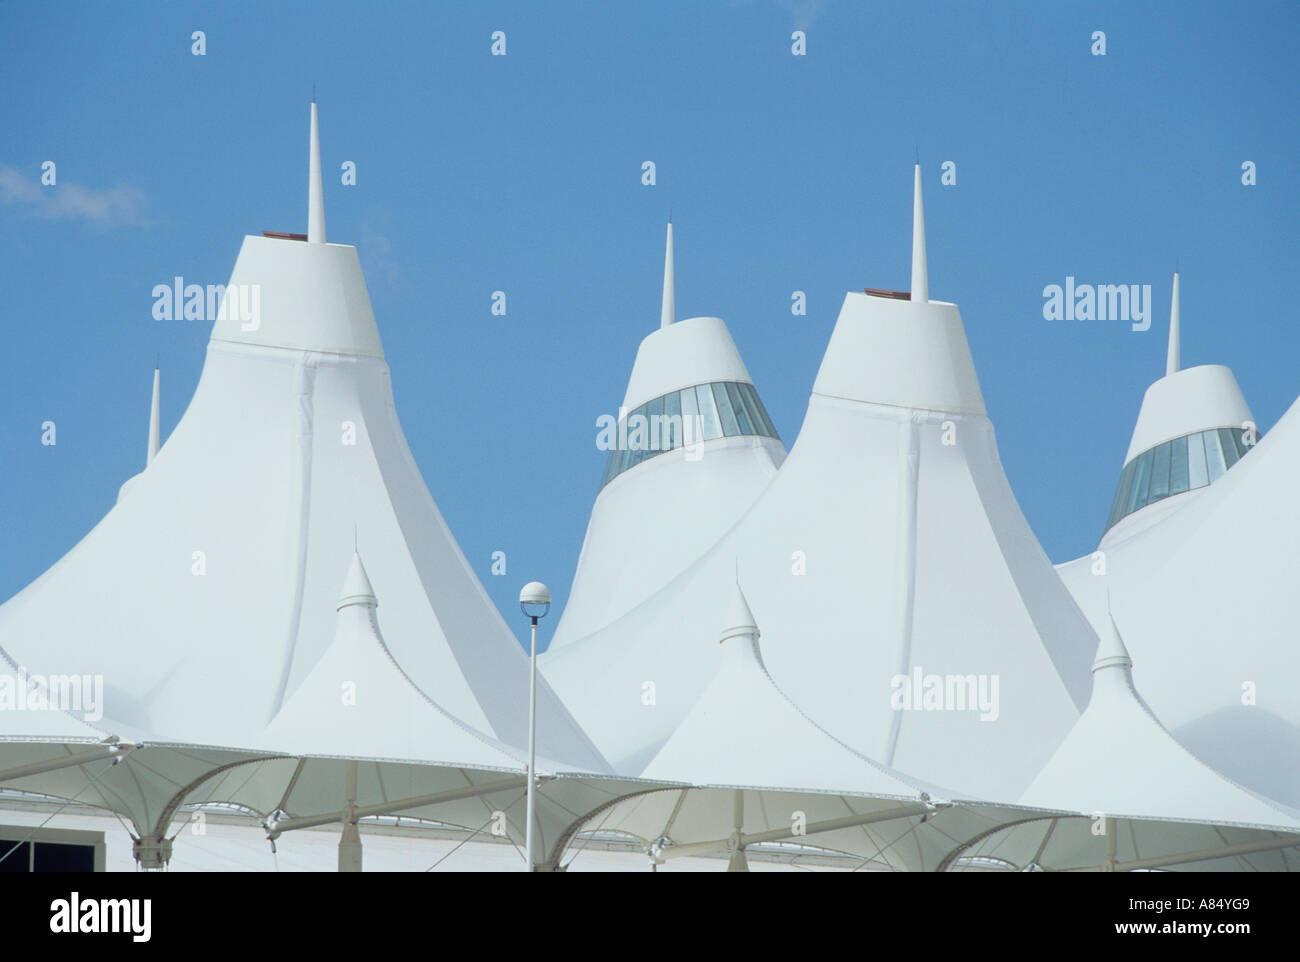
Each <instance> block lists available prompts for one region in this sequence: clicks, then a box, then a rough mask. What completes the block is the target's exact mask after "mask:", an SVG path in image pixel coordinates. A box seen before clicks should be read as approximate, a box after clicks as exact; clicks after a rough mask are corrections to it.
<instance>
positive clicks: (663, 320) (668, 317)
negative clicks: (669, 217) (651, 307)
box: [659, 221, 677, 327]
mask: <svg viewBox="0 0 1300 962" xmlns="http://www.w3.org/2000/svg"><path fill="white" fill-rule="evenodd" d="M675 320H677V299H676V295H675V293H674V290H673V222H672V221H669V222H668V241H667V244H666V246H665V247H664V298H663V304H662V307H661V308H660V311H659V326H660V327H668V326H669V325H670V324H672V323H673V321H675Z"/></svg>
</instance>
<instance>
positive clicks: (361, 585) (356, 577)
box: [334, 551, 379, 611]
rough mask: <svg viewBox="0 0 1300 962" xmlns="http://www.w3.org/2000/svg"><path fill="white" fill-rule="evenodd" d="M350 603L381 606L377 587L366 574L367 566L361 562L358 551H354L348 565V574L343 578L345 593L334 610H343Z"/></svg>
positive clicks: (371, 606)
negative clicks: (376, 590) (372, 584)
mask: <svg viewBox="0 0 1300 962" xmlns="http://www.w3.org/2000/svg"><path fill="white" fill-rule="evenodd" d="M349 605H365V606H366V607H368V608H378V607H379V600H378V599H377V598H376V597H375V589H374V588H372V587H370V579H369V578H368V577H367V576H366V566H365V565H363V564H362V563H361V555H359V554H358V553H357V552H356V551H353V552H352V564H351V565H349V566H348V576H347V577H346V578H344V579H343V593H342V594H341V595H340V596H339V603H338V605H337V606H335V609H334V610H335V611H342V610H343V609H344V608H346V607H348V606H349Z"/></svg>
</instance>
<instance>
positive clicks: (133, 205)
mask: <svg viewBox="0 0 1300 962" xmlns="http://www.w3.org/2000/svg"><path fill="white" fill-rule="evenodd" d="M0 207H17V208H19V209H25V210H27V211H29V212H30V213H32V214H35V215H36V216H37V217H41V218H44V219H46V220H63V219H65V218H76V219H80V220H87V221H93V222H94V223H96V224H103V225H108V224H138V223H142V222H143V220H144V207H145V195H144V192H143V191H140V190H137V189H136V188H134V187H123V186H118V187H106V188H102V189H96V188H93V187H83V186H82V185H81V184H63V183H59V184H55V185H54V186H51V187H45V186H42V184H41V183H40V179H39V174H38V175H35V176H31V177H27V176H24V175H23V174H22V173H21V172H19V171H18V169H17V168H15V167H6V166H3V165H0Z"/></svg>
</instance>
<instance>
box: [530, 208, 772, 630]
mask: <svg viewBox="0 0 1300 962" xmlns="http://www.w3.org/2000/svg"><path fill="white" fill-rule="evenodd" d="M674 310H675V307H674V297H673V234H672V225H671V224H669V226H668V241H667V251H666V254H665V262H664V301H663V310H662V318H661V324H660V327H659V328H657V329H656V330H654V331H652V332H651V333H650V334H649V335H647V336H646V338H645V340H643V341H642V342H641V346H640V347H639V348H638V350H637V355H636V362H635V363H634V364H633V367H632V374H631V377H629V379H628V385H627V393H626V395H625V396H624V398H623V404H622V407H621V408H620V411H619V419H620V420H622V421H624V422H625V423H626V422H627V421H629V420H630V419H631V418H632V417H633V416H635V415H636V414H637V412H638V410H639V409H641V407H642V405H645V404H647V402H652V401H655V400H656V399H660V398H664V397H666V396H670V397H671V401H670V402H669V403H670V404H672V405H676V406H677V408H678V410H679V411H680V413H681V414H682V415H684V416H688V417H689V416H690V413H689V412H691V411H695V410H696V409H697V407H698V405H699V404H700V401H699V398H700V397H703V398H704V404H705V405H706V406H712V405H714V404H715V401H714V395H715V394H718V395H719V396H723V395H724V394H725V392H727V390H728V389H727V388H726V386H725V385H726V384H727V383H730V384H733V385H736V384H740V385H745V386H746V387H747V388H752V386H753V381H752V379H751V378H750V376H749V371H748V370H746V368H745V363H744V361H743V360H741V357H740V352H739V351H738V350H737V349H736V345H735V343H734V342H733V341H732V339H731V334H730V332H729V331H728V330H727V325H726V324H724V323H723V322H722V320H721V319H720V318H717V317H692V318H688V319H687V320H683V321H677V320H675V317H674ZM710 385H713V386H714V387H713V388H710ZM691 389H695V391H694V392H691ZM701 392H704V393H701ZM684 393H686V394H687V395H688V396H687V397H684V398H683V394H684ZM733 393H735V392H734V390H733ZM744 400H745V402H748V401H749V400H751V399H750V396H749V392H748V391H746V392H745V396H744ZM753 400H754V401H755V403H757V404H760V405H761V401H758V400H757V391H756V390H755V391H754V394H753ZM725 403H728V404H730V403H731V402H730V400H728V401H726V402H725ZM657 410H659V413H664V412H663V411H662V405H660V407H659V408H657ZM668 413H672V412H668ZM709 413H710V419H711V420H712V419H715V418H716V419H717V420H716V423H715V425H714V426H715V427H716V428H717V431H716V432H715V431H713V430H709V429H708V428H706V431H707V433H705V434H704V437H707V438H709V440H704V441H702V443H698V442H700V438H699V436H698V435H696V436H693V437H694V440H695V441H696V442H697V443H696V444H695V445H693V446H684V447H680V448H677V449H676V450H669V451H664V452H662V453H658V454H656V455H654V456H652V457H648V458H646V459H645V460H643V461H641V462H640V463H638V464H636V465H634V466H633V467H630V468H628V469H626V470H624V471H622V472H621V473H619V474H617V476H614V477H610V478H608V479H607V481H606V483H605V484H604V485H603V486H602V488H601V490H600V491H599V492H598V494H597V495H596V501H595V504H594V505H593V506H592V509H591V520H590V522H589V524H588V526H587V535H586V538H585V540H584V541H583V546H582V553H581V555H580V556H579V559H578V567H577V569H576V571H575V573H574V577H573V586H572V588H571V589H570V592H569V600H568V603H567V604H566V606H565V609H564V614H563V617H562V618H561V619H560V621H559V624H558V625H557V626H556V629H555V634H554V636H553V637H552V639H551V642H550V650H552V651H554V650H559V649H561V648H564V647H565V646H566V645H568V644H569V643H571V642H572V641H574V640H576V639H578V638H582V637H584V636H586V635H589V634H590V633H591V632H593V631H596V630H598V629H600V628H602V627H604V626H605V625H607V624H609V623H610V622H611V621H613V620H614V619H615V618H618V617H620V616H621V615H624V614H626V613H627V612H628V611H630V610H631V609H632V608H634V607H636V606H637V605H638V604H640V603H641V602H643V601H644V600H645V599H646V598H648V597H650V596H651V595H653V594H654V593H655V592H656V591H658V590H659V589H661V588H663V586H664V585H666V584H667V583H668V582H669V581H670V580H671V579H672V578H674V577H675V576H676V575H677V574H678V573H680V572H681V571H682V570H683V569H684V568H686V566H687V565H689V564H691V563H692V562H693V561H695V560H696V559H698V558H699V557H700V555H702V554H703V553H704V552H705V551H706V550H708V549H709V548H710V547H711V546H712V545H713V544H714V543H715V542H716V541H717V540H718V538H720V537H721V536H722V534H723V533H724V532H726V530H727V529H728V528H730V527H731V526H732V525H733V524H735V522H736V520H737V519H738V518H739V517H740V516H741V515H742V514H743V513H744V511H745V509H746V508H747V507H748V506H749V505H750V504H751V503H752V502H753V501H754V499H755V498H756V497H758V495H759V493H760V492H761V491H762V490H763V488H764V487H765V486H766V485H767V483H768V482H769V481H770V480H771V479H772V477H773V476H774V475H775V474H776V470H777V468H778V467H780V465H781V462H782V461H783V460H784V459H785V446H784V445H783V444H782V443H781V441H780V439H779V438H777V437H775V436H764V435H763V434H762V433H760V432H759V429H758V428H757V427H756V426H754V425H751V426H750V430H748V431H745V430H744V429H743V428H741V427H739V426H738V427H736V428H735V430H729V431H728V432H727V434H726V435H723V436H718V433H719V432H721V430H722V428H723V425H722V420H721V417H720V416H718V415H717V414H716V412H709ZM751 413H753V412H751ZM761 417H762V419H763V420H764V421H766V420H767V417H766V413H765V412H764V413H763V414H762V415H761ZM699 423H700V424H701V425H704V424H705V422H704V421H701V422H699ZM763 430H766V428H763ZM772 433H773V434H774V433H775V431H774V430H773V432H772ZM664 505H671V511H669V512H665V511H662V510H660V509H659V506H664Z"/></svg>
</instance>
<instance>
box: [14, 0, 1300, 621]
mask: <svg viewBox="0 0 1300 962" xmlns="http://www.w3.org/2000/svg"><path fill="white" fill-rule="evenodd" d="M1298 26H1300V5H1297V4H1295V3H1263V2H1251V3H1243V4H1232V5H1229V4H1226V3H1219V4H1205V3H1179V4H1172V3H1158V4H1157V3H1148V4H1133V3H1123V4H1088V5H1083V4H1073V3H1070V4H1059V3H1051V4H1040V3H993V4H986V3H968V2H961V3H958V2H942V3H929V4H926V3H906V4H904V3H898V4H871V5H867V4H859V3H852V2H848V0H833V2H832V0H827V2H813V0H809V2H784V3H783V2H775V0H751V2H731V3H727V2H718V3H704V2H699V3H649V4H633V3H626V2H615V3H584V4H577V3H545V4H542V3H517V4H500V3H498V4H492V3H456V4H448V3H430V4H418V5H416V4H406V3H388V4H376V5H365V6H360V5H355V4H311V5H306V4H297V3H279V2H278V3H274V4H262V3H234V4H222V5H215V4H212V5H209V4H186V3H165V4H147V3H133V4H129V5H111V6H110V5H106V4H105V5H98V4H97V5H91V4H84V5H82V4H77V5H73V4H36V3H24V2H10V3H5V4H3V5H0V87H2V88H3V89H4V90H6V91H9V92H10V95H9V96H7V97H5V98H4V99H3V102H0V127H2V129H4V130H5V132H6V136H5V138H4V140H3V142H0V256H2V257H3V261H4V263H5V265H6V269H5V270H4V272H3V275H2V276H3V298H0V324H3V329H4V332H5V350H4V351H3V352H0V381H2V382H3V385H4V387H3V391H4V397H5V401H6V403H5V408H4V416H3V417H2V418H0V458H2V460H0V598H7V597H9V596H10V595H12V594H13V593H15V592H16V591H18V590H19V589H21V588H22V587H23V586H24V585H26V584H27V583H28V582H30V581H31V580H32V579H34V578H35V577H37V576H38V575H39V574H40V573H41V572H42V571H43V570H45V569H46V568H47V567H48V566H49V565H51V564H53V563H54V562H55V561H56V560H57V559H58V558H59V557H60V556H62V555H63V554H64V553H65V552H66V551H67V550H68V549H70V548H71V547H72V546H73V545H74V544H75V543H76V542H77V541H78V540H79V539H80V537H81V536H82V535H83V534H84V533H85V532H86V531H88V530H89V529H90V528H91V527H92V526H93V525H94V524H95V523H96V522H97V521H98V520H99V519H100V518H101V517H102V516H103V514H104V513H105V512H107V511H108V509H109V508H110V507H111V506H112V504H113V501H114V499H115V497H116V494H117V490H118V487H119V486H120V485H121V483H122V482H123V481H124V480H125V479H126V478H127V477H129V476H130V475H132V474H134V473H135V472H137V471H138V470H140V468H141V467H142V466H143V458H144V454H145V442H146V426H147V416H148V401H149V390H150V383H151V379H152V371H153V366H154V361H155V358H158V359H159V360H160V362H161V366H162V370H163V407H162V421H163V431H164V436H165V434H166V433H167V432H169V431H170V430H171V429H172V428H173V427H174V426H175V424H176V422H177V421H178V420H179V418H180V416H181V414H182V413H183V411H184V409H185V406H186V405H187V404H188V402H189V399H190V396H191V395H192V393H193V390H194V386H195V384H196V383H197V381H198V376H199V372H200V369H201V366H202V362H203V350H204V346H205V344H206V341H207V337H208V333H209V327H210V325H209V324H208V323H206V322H186V321H164V322H160V321H155V320H154V319H153V317H152V316H151V308H152V303H153V301H152V297H151V293H150V292H151V290H152V288H153V286H154V285H155V284H157V283H167V282H168V281H169V280H170V278H172V277H173V276H174V275H177V274H180V275H183V276H184V277H185V278H186V280H187V281H189V282H195V283H203V284H207V283H214V284H216V283H225V281H226V280H227V278H228V277H229V274H230V270H231V268H232V266H233V264H234V260H235V256H236V254H237V253H238V250H239V245H240V243H241V239H242V237H243V236H244V235H245V234H256V233H258V232H259V231H260V230H262V229H264V228H266V229H276V230H291V231H305V229H306V202H307V198H306V165H307V157H306V140H307V105H308V102H309V100H310V98H311V92H312V85H313V83H314V84H315V85H316V89H317V93H318V98H319V101H320V114H321V134H322V153H323V160H324V167H325V171H326V174H327V176H326V187H325V194H326V218H327V223H328V227H329V237H330V240H331V241H333V242H336V243H353V244H356V245H357V246H358V248H359V250H360V254H361V259H362V264H363V266H364V267H365V269H366V273H367V280H368V283H369V289H370V296H371V300H372V303H373V306H374V309H375V314H376V317H377V319H378V321H379V325H380V331H381V334H382V337H383V340H384V344H385V348H386V351H387V355H388V361H389V364H390V366H391V368H392V374H393V385H394V391H395V394H396V400H397V407H398V412H399V414H400V416H401V420H402V424H403V426H404V428H405V431H406V435H407V438H408V440H409V442H410V445H411V448H412V450H413V452H414V454H415V456H416V459H417V461H418V462H419V465H420V467H421V469H422V470H423V472H424V476H425V479H426V481H427V482H428V484H429V487H430V489H431V490H432V492H433V495H434V498H435V499H436V500H437V502H438V504H439V507H440V508H441V510H442V512H443V514H444V516H445V517H446V519H447V521H448V523H449V524H450V525H451V528H452V530H453V532H454V533H455V535H456V536H457V538H458V539H459V541H460V544H461V546H462V548H463V549H464V551H465V553H466V555H467V556H468V558H469V559H470V561H471V563H472V564H473V566H474V567H475V569H476V570H477V572H478V573H479V575H480V577H482V578H483V580H484V582H485V583H486V584H487V587H488V589H489V591H490V592H491V593H492V596H493V598H494V599H495V600H496V602H497V604H498V605H499V606H500V607H501V609H502V611H503V612H504V613H505V614H506V616H507V618H508V619H511V620H512V623H515V622H520V634H521V635H522V634H523V628H522V622H521V621H520V619H519V618H518V616H517V615H516V612H517V607H516V604H515V598H516V597H517V592H518V588H519V586H520V584H522V583H523V582H525V581H528V580H532V579H540V580H544V581H546V582H548V583H549V584H550V585H551V586H552V588H553V589H554V592H555V596H556V601H557V603H562V602H563V600H564V597H565V595H566V594H567V589H568V585H569V582H570V580H571V578H572V574H573V569H574V566H575V564H576V562H577V557H578V552H579V549H580V548H581V544H582V538H583V534H584V531H585V528H586V521H587V515H588V511H589V509H590V507H591V502H592V499H593V497H594V495H595V493H596V490H597V487H598V484H599V480H600V477H601V474H602V469H603V463H604V454H603V452H600V451H597V450H596V447H595V436H596V428H595V419H596V418H597V416H599V415H600V414H604V413H614V412H615V411H616V407H617V404H618V402H619V400H620V399H621V398H622V395H623V390H624V387H625V386H626V380H627V376H628V373H629V372H630V370H631V365H632V360H633V358H634V356H635V353H636V348H637V345H638V343H639V342H640V340H641V338H642V337H644V336H645V335H646V334H648V333H650V331H652V330H653V329H654V328H655V326H656V325H657V323H658V316H659V287H660V281H661V271H662V245H663V228H664V221H665V220H666V218H667V215H668V212H669V209H670V208H671V210H672V212H673V220H674V225H675V229H676V236H677V309H678V316H679V317H689V316H694V315H699V314H715V315H719V316H721V317H723V318H724V319H725V320H726V321H727V323H728V325H729V326H730V328H731V331H732V334H733V337H734V338H735V340H736V342H737V344H738V346H739V348H740V350H741V352H742V354H743V356H744V358H745V361H746V363H747V364H748V367H749V370H750V372H751V374H752V375H753V377H754V380H755V382H756V384H757V385H758V388H759V391H760V393H761V395H762V396H763V398H764V400H765V402H766V404H767V407H768V409H769V412H770V413H771V415H772V417H773V419H774V421H775V422H776V425H777V427H778V429H779V430H780V433H781V435H782V437H783V438H784V439H785V441H786V442H787V444H790V443H792V442H793V441H794V439H795V437H796V435H797V434H798V431H799V426H800V424H801V422H802V418H803V413H804V410H805V407H806V404H807V399H808V394H809V391H810V390H811V386H812V382H813V378H814V377H815V375H816V372H817V367H818V364H819V362H820V359H821V356H822V352H823V351H824V349H825V346H826V342H827V339H828V337H829V335H830V331H831V328H832V326H833V325H834V322H835V317H836V314H837V312H838V310H839V307H840V303H841V301H842V299H843V295H844V292H845V291H846V290H850V289H861V288H862V287H864V286H869V287H887V288H900V289H906V288H907V287H908V285H909V278H908V272H909V266H910V224H911V221H910V216H911V214H910V211H911V178H912V169H911V168H912V163H913V160H914V157H915V156H916V155H917V153H918V152H919V156H920V158H921V163H922V165H923V171H924V177H925V181H924V183H925V190H926V221H927V228H928V241H929V267H930V292H931V296H932V297H934V298H936V299H942V300H952V301H955V302H956V303H957V304H958V305H959V306H960V308H961V311H962V316H963V319H964V321H965V325H966V332H967V337H968V339H969V341H970V345H971V350H972V353H973V354H974V358H975V363H976V367H977V370H978V372H979V375H980V380H981V385H982V388H983V391H984V396H985V401H986V403H987V406H988V410H989V414H990V417H991V418H992V420H993V423H994V425H995V427H996V429H997V436H998V442H999V448H1000V451H1001V456H1002V461H1003V464H1004V466H1005V468H1006V471H1007V475H1008V477H1009V478H1010V480H1011V484H1012V487H1013V489H1014V490H1015V493H1016V495H1017V497H1018V499H1019V501H1020V504H1021V507H1022V509H1023V510H1024V512H1025V515H1026V517H1027V518H1028V520H1029V522H1030V524H1031V525H1032V526H1033V528H1034V530H1035V532H1036V533H1037V534H1038V537H1039V539H1040V540H1041V541H1042V543H1043V545H1044V547H1045V548H1046V550H1047V552H1048V554H1049V556H1051V558H1052V559H1053V560H1054V561H1058V562H1059V561H1064V560H1067V559H1069V558H1072V557H1075V556H1078V555H1080V554H1083V553H1086V552H1088V551H1091V550H1092V549H1093V548H1094V547H1095V545H1096V542H1097V539H1098V537H1099V535H1100V533H1101V527H1102V523H1103V521H1104V519H1105V517H1106V514H1107V511H1108V509H1109V506H1110V500H1111V496H1112V494H1113V491H1114V485H1115V482H1116V480H1117V478H1118V475H1119V469H1120V466H1121V463H1122V461H1123V457H1124V453H1125V449H1126V447H1127V443H1128V437H1129V433H1130V431H1131V429H1132V425H1133V420H1134V418H1135V416H1136V414H1137V409H1138V405H1139V404H1140V402H1141V398H1142V392H1143V391H1144V390H1145V389H1146V387H1147V385H1148V384H1149V383H1150V382H1151V381H1152V380H1154V379H1155V378H1156V377H1158V376H1160V375H1161V374H1163V371H1164V356H1165V334H1166V329H1167V319H1168V311H1169V285H1170V279H1171V274H1172V272H1173V269H1174V265H1175V263H1177V264H1178V266H1179V268H1180V270H1181V272H1182V318H1183V363H1184V366H1191V365H1194V364H1201V363H1223V364H1227V365H1229V366H1230V367H1232V369H1233V371H1234V372H1235V373H1236V376H1237V379H1238V381H1239V382H1240V383H1241V385H1242V388H1243V390H1244V392H1245V394H1246V398H1247V400H1248V402H1249V403H1250V405H1251V407H1252V409H1253V412H1254V414H1255V416H1256V419H1257V421H1258V423H1259V425H1260V427H1261V428H1262V429H1264V430H1267V429H1268V428H1270V427H1271V426H1272V425H1273V424H1274V423H1275V422H1276V420H1277V419H1278V417H1279V416H1280V415H1281V414H1282V413H1283V412H1284V411H1285V410H1286V408H1287V407H1288V406H1289V405H1290V404H1291V402H1292V401H1293V400H1294V399H1295V397H1296V395H1297V392H1298V390H1300V377H1298V376H1297V371H1300V364H1298V363H1297V362H1298V361H1300V334H1298V333H1297V321H1296V319H1295V318H1294V317H1292V316H1291V315H1292V311H1291V310H1290V309H1289V308H1288V307H1287V306H1286V305H1288V304H1291V303H1292V302H1293V299H1294V292H1293V290H1292V288H1293V284H1294V279H1295V276H1296V271H1295V264H1296V263H1297V261H1298V260H1300V240H1297V235H1296V231H1295V229H1294V224H1295V216H1296V213H1297V210H1298V209H1300V206H1298V205H1297V199H1298V192H1300V185H1298V183H1297V177H1296V170H1295V160H1296V158H1297V157H1298V156H1300V125H1297V124H1296V122H1295V116H1296V108H1297V100H1298V99H1300V98H1298V97H1297V93H1298V92H1300V68H1297V63H1296V56H1295V44H1296V41H1297V38H1298V37H1300V31H1298V30H1297V27H1298ZM798 28H802V29H803V30H805V31H806V35H807V41H806V42H807V55H806V56H802V57H795V56H792V55H791V51H790V48H791V32H792V31H793V30H795V29H798ZM195 30H202V31H204V33H205V36H206V55H205V56H202V57H198V56H193V55H192V53H191V45H192V41H191V34H192V32H193V31H195ZM495 30H502V31H504V32H505V34H506V42H507V48H506V50H507V53H506V56H504V57H493V56H491V55H490V46H491V34H492V32H493V31H495ZM1095 30H1102V31H1104V32H1105V34H1106V48H1107V52H1106V55H1105V56H1104V57H1098V56H1093V55H1092V54H1091V53H1090V47H1091V45H1092V39H1091V37H1092V33H1093V31H1095ZM46 160H53V161H55V162H56V164H57V174H58V186H57V187H56V188H54V189H53V190H52V191H51V190H49V189H42V188H40V185H39V180H40V175H41V164H42V163H43V162H44V161H46ZM345 160H351V161H354V162H355V163H356V165H357V185H356V186H355V187H344V186H342V185H341V184H340V183H339V177H338V171H339V166H340V164H341V163H342V162H343V161H345ZM646 160H651V161H654V163H655V164H656V167H657V184H656V185H655V186H653V187H646V186H643V185H642V183H641V164H642V162H643V161H646ZM945 161H952V162H953V163H954V164H955V165H956V170H957V184H956V185H955V186H942V185H941V184H940V167H941V164H942V163H943V162H945ZM1246 161H1252V162H1254V164H1255V165H1256V170H1257V179H1258V183H1257V184H1256V185H1255V186H1251V187H1247V186H1243V184H1242V182H1241V173H1242V170H1241V167H1242V164H1243V162H1246ZM331 172H333V176H332V177H331V176H330V173H331ZM54 191H57V192H58V193H57V194H55V193H54ZM56 198H57V199H56ZM1067 275H1073V276H1074V277H1076V278H1077V279H1078V281H1079V282H1080V283H1095V284H1100V283H1106V284H1121V283H1123V284H1150V285H1151V286H1152V291H1153V298H1154V310H1153V316H1154V322H1153V324H1152V326H1151V329H1150V330H1149V331H1147V332H1144V333H1135V332H1132V331H1130V330H1129V326H1128V325H1127V324H1126V323H1123V322H1117V321H1078V322H1067V321H1054V322H1049V321H1045V320H1044V319H1043V315H1042V306H1043V295H1042V291H1043V288H1044V286H1046V285H1048V284H1053V283H1055V284H1062V283H1064V280H1065V277H1066V276H1067ZM494 290H503V291H505V292H506V294H507V314H506V316H504V317H499V316H493V315H492V313H491V311H490V298H491V294H492V292H493V291H494ZM794 290H802V291H805V292H806V293H807V302H808V313H807V316H804V317H798V316H793V315H792V314H791V312H790V297H791V292H792V291H794ZM46 420H53V421H55V422H56V423H57V425H58V443H57V445H56V446H54V447H47V446H42V445H41V443H40V435H41V431H40V425H41V423H42V422H43V421H46ZM495 550H504V551H505V552H506V553H507V574H506V576H505V577H492V576H491V575H490V574H489V572H490V566H491V554H492V552H493V551H495Z"/></svg>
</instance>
